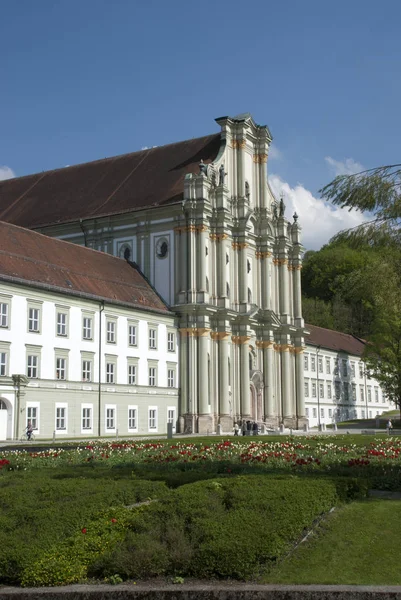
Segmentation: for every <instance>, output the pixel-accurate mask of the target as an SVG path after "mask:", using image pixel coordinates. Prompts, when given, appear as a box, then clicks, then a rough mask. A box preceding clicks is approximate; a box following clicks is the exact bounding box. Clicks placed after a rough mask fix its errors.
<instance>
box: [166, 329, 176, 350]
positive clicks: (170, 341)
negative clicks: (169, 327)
mask: <svg viewBox="0 0 401 600" xmlns="http://www.w3.org/2000/svg"><path fill="white" fill-rule="evenodd" d="M167 352H175V332H174V331H167Z"/></svg>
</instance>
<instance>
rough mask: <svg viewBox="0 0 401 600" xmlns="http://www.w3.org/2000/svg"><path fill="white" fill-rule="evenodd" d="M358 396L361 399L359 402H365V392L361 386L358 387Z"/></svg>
mask: <svg viewBox="0 0 401 600" xmlns="http://www.w3.org/2000/svg"><path fill="white" fill-rule="evenodd" d="M359 395H360V397H361V402H365V390H364V387H363V385H360V386H359Z"/></svg>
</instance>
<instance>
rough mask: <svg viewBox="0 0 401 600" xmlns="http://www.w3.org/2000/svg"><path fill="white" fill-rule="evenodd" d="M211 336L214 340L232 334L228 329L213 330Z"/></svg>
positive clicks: (223, 338) (222, 338) (225, 337)
mask: <svg viewBox="0 0 401 600" xmlns="http://www.w3.org/2000/svg"><path fill="white" fill-rule="evenodd" d="M210 337H211V338H212V340H225V339H227V338H229V337H230V334H229V333H227V331H212V333H211V334H210Z"/></svg>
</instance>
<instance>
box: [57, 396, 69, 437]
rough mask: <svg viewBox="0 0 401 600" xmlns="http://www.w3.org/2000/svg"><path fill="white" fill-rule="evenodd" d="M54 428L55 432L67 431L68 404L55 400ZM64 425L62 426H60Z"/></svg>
mask: <svg viewBox="0 0 401 600" xmlns="http://www.w3.org/2000/svg"><path fill="white" fill-rule="evenodd" d="M54 417H55V419H54V429H55V431H56V433H59V432H61V433H67V431H68V404H67V403H65V402H63V403H61V402H56V406H55V411H54ZM62 425H64V426H62Z"/></svg>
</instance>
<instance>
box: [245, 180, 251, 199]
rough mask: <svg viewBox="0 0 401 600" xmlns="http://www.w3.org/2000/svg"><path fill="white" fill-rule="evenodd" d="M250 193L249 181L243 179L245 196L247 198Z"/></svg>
mask: <svg viewBox="0 0 401 600" xmlns="http://www.w3.org/2000/svg"><path fill="white" fill-rule="evenodd" d="M250 195H251V190H250V188H249V183H248V182H247V181H245V196H246V198H248V200H249V196H250Z"/></svg>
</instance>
